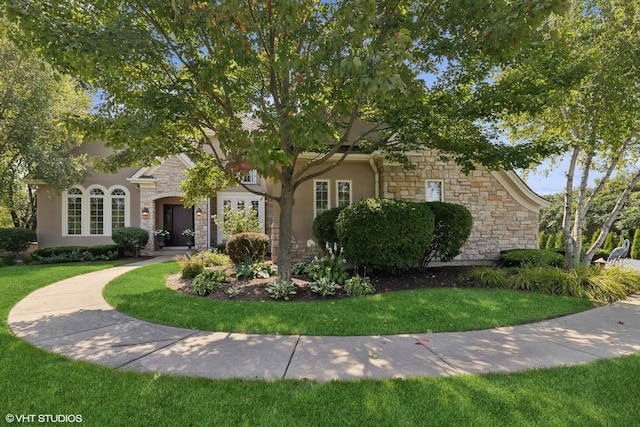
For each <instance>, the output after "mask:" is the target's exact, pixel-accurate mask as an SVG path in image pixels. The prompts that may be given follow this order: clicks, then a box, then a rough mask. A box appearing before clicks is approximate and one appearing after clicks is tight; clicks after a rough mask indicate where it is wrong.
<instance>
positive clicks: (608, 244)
mask: <svg viewBox="0 0 640 427" xmlns="http://www.w3.org/2000/svg"><path fill="white" fill-rule="evenodd" d="M616 240H617V239H616V235H615V233H614V232H610V233H609V234H607V239H606V240H605V241H604V245H602V249H604V250H605V251H607V252H611V251H612V250H613V248H615V247H616V244H615V242H616Z"/></svg>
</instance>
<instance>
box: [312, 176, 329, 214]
mask: <svg viewBox="0 0 640 427" xmlns="http://www.w3.org/2000/svg"><path fill="white" fill-rule="evenodd" d="M314 185H315V191H314V200H315V215H318V214H320V213H322V212H324V211H326V210H329V181H325V180H316V181H314Z"/></svg>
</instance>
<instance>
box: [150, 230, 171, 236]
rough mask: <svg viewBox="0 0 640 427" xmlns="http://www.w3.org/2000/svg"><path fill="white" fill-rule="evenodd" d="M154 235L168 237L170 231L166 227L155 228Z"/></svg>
mask: <svg viewBox="0 0 640 427" xmlns="http://www.w3.org/2000/svg"><path fill="white" fill-rule="evenodd" d="M153 235H154V236H156V237H166V236H168V235H169V231H167V230H165V229H164V228H158V229H156V230H153Z"/></svg>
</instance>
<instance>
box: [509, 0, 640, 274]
mask: <svg viewBox="0 0 640 427" xmlns="http://www.w3.org/2000/svg"><path fill="white" fill-rule="evenodd" d="M638 16H640V3H638V2H627V1H626V0H606V1H604V0H574V1H573V2H572V7H571V10H570V12H569V13H567V14H565V15H563V16H560V17H557V19H554V20H553V21H552V22H550V26H551V27H552V28H553V30H552V31H556V32H557V33H558V34H559V40H561V41H562V42H561V43H554V44H553V45H552V53H551V54H550V55H549V56H546V57H545V56H537V57H532V58H531V60H530V61H527V62H521V63H519V64H516V66H514V67H513V68H512V69H511V70H510V71H509V72H508V73H504V74H503V76H502V79H504V81H505V84H518V82H520V84H522V85H526V86H529V87H531V86H533V87H538V88H545V87H546V85H550V84H551V85H554V86H556V88H557V89H559V90H556V91H553V92H548V91H546V90H545V91H543V92H542V93H541V96H540V97H539V102H540V103H544V104H545V105H546V107H545V108H543V109H540V110H538V111H535V112H533V113H532V114H528V113H527V114H521V115H518V116H511V117H510V120H507V123H508V128H509V130H510V131H511V137H512V139H513V140H519V139H521V138H522V139H524V140H529V141H531V140H544V141H554V144H556V145H557V146H558V147H559V148H561V149H562V151H563V152H564V153H567V154H568V155H569V166H568V168H567V170H566V186H565V192H564V199H565V200H564V213H563V226H562V230H563V235H564V240H565V246H566V257H565V266H566V267H571V266H574V265H576V264H578V263H580V261H581V258H580V257H581V253H582V247H581V245H582V233H583V230H584V223H585V218H586V215H587V213H588V212H589V210H590V209H592V208H593V207H594V205H595V203H594V202H595V199H596V197H598V195H599V194H600V193H601V192H602V191H603V188H604V187H605V185H606V184H607V182H608V180H609V178H610V177H611V176H613V173H614V171H616V170H620V169H621V168H624V167H626V166H630V165H633V164H634V157H635V156H636V155H637V154H638V153H639V150H638V148H639V146H638V144H639V141H638V138H637V133H638V130H640V84H639V80H638V79H639V74H638V67H639V66H640V20H639V19H638ZM562 80H571V81H572V82H573V83H572V85H570V86H569V87H567V88H566V89H565V88H562V87H561V86H558V85H557V84H556V83H555V82H556V81H562ZM593 170H598V171H600V172H602V174H603V176H602V179H601V180H600V181H599V183H598V185H597V186H596V187H595V188H594V189H593V190H592V191H591V192H589V191H587V190H588V189H587V183H588V180H589V176H590V174H591V173H592V172H593ZM574 178H576V179H577V181H578V185H577V186H576V187H575V188H574V184H573V183H574ZM639 180H640V169H637V168H634V169H633V172H632V177H631V180H630V182H629V185H628V186H627V187H625V188H624V189H623V191H621V192H620V193H617V194H616V196H617V197H616V203H615V204H614V206H613V207H612V208H611V210H610V211H609V212H608V213H607V215H606V218H605V220H604V222H603V226H602V230H601V233H600V235H599V237H598V239H597V240H596V242H595V244H594V245H592V246H591V247H590V248H589V249H588V250H587V251H586V255H585V256H584V258H583V259H582V262H585V263H589V262H590V261H591V260H592V258H593V256H594V255H595V252H596V250H597V249H598V247H600V245H602V243H603V242H604V239H605V238H606V236H607V234H608V232H609V230H610V228H611V226H612V224H613V222H614V220H615V219H616V217H617V215H618V213H619V212H620V209H622V206H623V205H624V203H625V202H626V200H627V198H628V196H629V193H630V190H631V189H633V188H634V187H635V185H636V183H637V182H638V181H639Z"/></svg>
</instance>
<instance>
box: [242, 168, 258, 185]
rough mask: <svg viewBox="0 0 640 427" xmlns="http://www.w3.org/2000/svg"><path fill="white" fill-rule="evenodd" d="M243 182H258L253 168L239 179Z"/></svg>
mask: <svg viewBox="0 0 640 427" xmlns="http://www.w3.org/2000/svg"><path fill="white" fill-rule="evenodd" d="M240 182H241V183H243V184H257V183H258V172H257V171H256V170H255V169H252V170H250V171H249V172H247V174H246V175H245V176H243V177H242V179H241V180H240Z"/></svg>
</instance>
